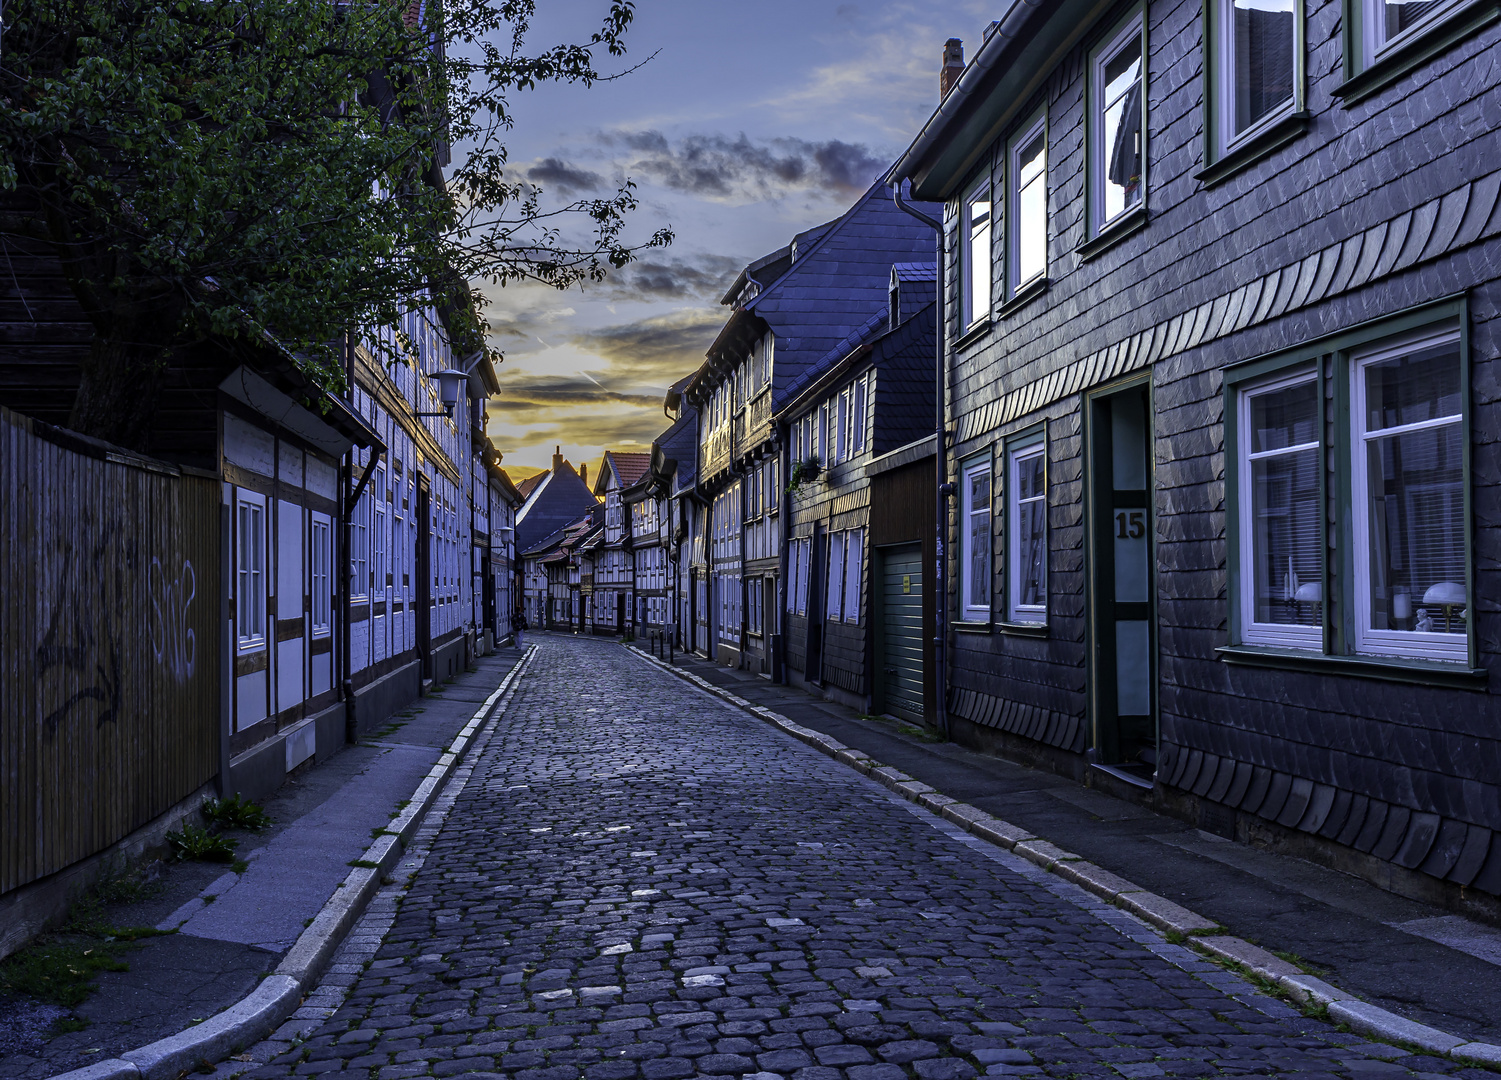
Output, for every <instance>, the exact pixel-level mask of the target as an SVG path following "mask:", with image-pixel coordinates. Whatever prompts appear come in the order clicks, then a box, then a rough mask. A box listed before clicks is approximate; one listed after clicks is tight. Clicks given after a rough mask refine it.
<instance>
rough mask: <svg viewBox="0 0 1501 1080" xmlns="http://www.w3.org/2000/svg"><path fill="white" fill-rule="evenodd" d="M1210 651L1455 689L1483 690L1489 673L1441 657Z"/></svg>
mask: <svg viewBox="0 0 1501 1080" xmlns="http://www.w3.org/2000/svg"><path fill="white" fill-rule="evenodd" d="M1214 651H1215V652H1216V653H1218V654H1219V658H1220V660H1221V661H1222V662H1224V663H1226V664H1238V665H1244V666H1246V667H1262V668H1279V669H1282V670H1289V669H1290V670H1294V671H1309V672H1314V673H1317V674H1320V675H1353V676H1355V677H1357V678H1364V679H1380V680H1382V681H1385V682H1399V683H1414V684H1416V685H1419V686H1442V687H1450V688H1454V689H1459V690H1484V689H1485V686H1486V680H1487V678H1488V675H1489V673H1488V672H1487V671H1486V669H1485V668H1472V667H1466V666H1464V665H1463V664H1460V663H1445V662H1444V661H1441V660H1404V659H1402V658H1400V657H1396V656H1391V657H1375V656H1329V655H1327V654H1324V653H1315V652H1301V651H1299V650H1296V649H1273V648H1264V647H1258V646H1251V645H1222V646H1220V647H1219V648H1218V649H1215V650H1214Z"/></svg>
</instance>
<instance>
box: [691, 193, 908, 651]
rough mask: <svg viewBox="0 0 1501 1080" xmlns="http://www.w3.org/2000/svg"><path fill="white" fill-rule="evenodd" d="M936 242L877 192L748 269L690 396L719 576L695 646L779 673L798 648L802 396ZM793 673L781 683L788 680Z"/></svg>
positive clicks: (698, 596)
mask: <svg viewBox="0 0 1501 1080" xmlns="http://www.w3.org/2000/svg"><path fill="white" fill-rule="evenodd" d="M932 251H933V237H932V234H931V232H930V231H928V230H926V229H925V228H923V227H922V226H921V225H920V224H919V223H918V222H917V221H915V220H914V219H913V218H911V217H909V216H908V215H907V214H905V213H903V212H902V211H901V210H900V209H898V208H897V207H896V206H894V205H893V204H892V202H891V199H890V197H889V195H888V194H887V193H886V191H885V190H884V188H882V187H881V186H880V185H879V184H877V185H873V186H872V187H871V188H870V189H869V190H868V191H866V192H865V193H864V194H863V195H861V197H860V198H859V199H858V200H857V201H856V202H855V204H854V205H853V206H852V207H851V208H850V209H849V210H848V211H847V212H846V213H845V214H844V215H843V216H842V217H840V218H838V219H837V220H835V221H833V222H831V223H829V224H826V225H822V226H819V227H818V228H816V229H812V230H809V231H807V232H805V233H801V234H799V235H798V236H796V237H794V238H793V241H792V243H791V244H789V245H788V246H787V247H785V248H782V249H779V250H778V251H775V252H772V253H770V254H768V255H766V256H764V257H763V258H761V259H759V260H757V261H756V262H754V263H752V264H750V265H749V266H748V267H746V269H745V270H744V271H742V272H741V274H740V275H739V277H738V278H737V280H736V281H735V283H734V284H733V285H732V286H731V288H730V289H729V291H728V292H727V293H726V294H725V296H724V300H723V302H724V303H725V304H726V305H728V306H730V307H731V308H732V309H733V310H732V313H731V315H730V318H729V319H728V321H727V322H726V324H725V326H724V328H723V329H722V330H721V331H720V334H719V336H718V338H717V339H716V341H715V342H714V344H713V346H711V348H710V349H709V351H708V358H707V360H706V361H705V364H704V366H703V367H702V368H701V369H700V370H699V372H698V374H697V375H696V376H695V378H694V379H693V381H692V382H691V383H690V384H689V385H688V386H687V388H686V389H685V391H684V397H685V398H686V399H687V401H688V402H689V404H690V405H691V406H692V407H694V408H695V409H697V410H698V412H699V416H700V432H699V447H698V473H699V494H700V496H701V497H702V498H703V499H705V500H706V514H707V517H706V521H705V531H706V538H705V551H704V555H703V559H704V570H705V575H706V579H705V581H704V583H703V585H702V587H700V586H698V585H697V584H695V603H694V608H695V612H694V616H695V619H696V620H697V626H696V635H695V637H696V640H695V647H696V648H698V649H699V650H700V651H702V652H704V653H706V654H707V655H710V656H713V657H715V658H716V659H718V660H720V661H722V662H724V663H727V664H732V665H737V666H746V667H749V668H750V669H752V670H755V671H757V672H760V673H763V674H772V673H773V672H774V670H775V669H776V668H777V666H778V665H779V664H780V663H781V660H782V658H783V656H784V653H785V651H786V650H787V648H788V647H789V646H788V644H787V642H785V641H784V640H783V637H784V633H785V630H784V626H785V623H784V620H783V619H782V612H783V609H784V607H785V604H784V599H785V595H786V588H787V580H786V576H785V574H786V571H785V567H784V563H785V558H786V555H785V548H786V545H785V544H784V536H785V528H786V526H785V513H784V507H783V492H784V489H785V488H786V486H787V484H788V481H789V480H790V479H791V478H790V476H789V474H788V472H787V470H788V468H789V462H788V461H787V445H788V444H787V431H786V428H785V425H784V424H783V423H781V422H780V421H779V420H778V419H776V418H778V417H780V416H781V414H782V412H783V410H785V408H786V406H787V404H788V402H789V401H790V397H789V395H790V394H791V393H792V387H793V384H794V383H795V382H797V381H798V380H799V379H800V378H802V377H803V376H805V375H807V374H808V373H809V372H810V371H812V370H813V369H815V368H816V367H818V365H819V364H820V363H823V362H828V363H833V362H835V361H837V360H838V359H841V358H842V356H843V354H842V353H841V354H839V355H838V356H835V357H830V353H831V351H834V350H836V348H837V346H838V345H839V344H840V343H841V342H843V341H845V340H846V339H847V338H849V337H850V335H851V334H853V333H855V332H856V331H858V330H859V329H860V328H861V327H862V326H864V325H865V324H866V323H867V321H869V320H872V319H873V318H874V319H876V320H877V321H880V320H881V319H884V318H885V317H886V313H887V305H888V304H889V302H890V294H891V273H892V266H893V265H895V264H898V263H902V264H905V263H912V262H920V261H921V260H923V259H924V258H925V257H931V253H932ZM778 673H779V672H778Z"/></svg>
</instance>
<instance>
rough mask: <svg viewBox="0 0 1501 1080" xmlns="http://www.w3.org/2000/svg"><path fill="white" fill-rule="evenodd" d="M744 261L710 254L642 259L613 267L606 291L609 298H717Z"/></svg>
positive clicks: (715, 299)
mask: <svg viewBox="0 0 1501 1080" xmlns="http://www.w3.org/2000/svg"><path fill="white" fill-rule="evenodd" d="M747 261H748V260H744V259H732V258H730V257H729V256H727V255H710V254H705V255H698V256H693V257H690V258H681V259H679V258H674V259H651V258H648V259H642V260H640V261H638V262H633V263H630V264H628V265H626V266H624V267H622V268H621V269H619V270H612V271H611V272H610V276H609V278H607V279H606V285H605V289H606V294H607V296H608V298H609V299H611V300H684V299H695V300H710V301H717V300H718V299H719V298H720V296H721V295H723V293H724V291H725V289H727V288H728V287H729V285H730V282H732V281H733V280H734V279H735V275H736V273H738V272H739V270H740V268H741V267H742V266H744V265H745V263H746V262H747Z"/></svg>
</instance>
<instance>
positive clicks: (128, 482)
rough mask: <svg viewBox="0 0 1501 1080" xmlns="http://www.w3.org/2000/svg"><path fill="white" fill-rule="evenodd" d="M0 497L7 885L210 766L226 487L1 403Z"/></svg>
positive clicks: (42, 871) (86, 849)
mask: <svg viewBox="0 0 1501 1080" xmlns="http://www.w3.org/2000/svg"><path fill="white" fill-rule="evenodd" d="M70 444H71V445H70ZM0 506H3V507H4V508H5V513H4V515H3V517H0V590H3V596H4V597H5V603H4V604H0V663H3V667H0V670H3V671H4V679H3V682H0V893H5V892H9V891H11V890H13V889H15V888H17V887H19V886H21V885H24V884H26V883H28V882H31V881H35V880H36V879H38V878H41V877H45V876H46V875H48V874H52V873H55V872H56V871H58V870H61V869H63V868H64V867H67V866H69V865H71V864H72V863H75V862H77V861H78V860H80V859H83V858H86V857H88V856H89V855H92V854H94V853H96V852H98V851H101V850H103V849H104V848H106V847H108V846H109V845H110V844H112V843H114V842H115V841H117V840H119V839H121V838H122V837H124V836H126V835H128V834H129V833H130V832H132V831H133V830H135V829H137V828H139V827H140V826H142V825H144V824H146V823H147V822H149V821H151V820H152V819H153V818H155V817H156V816H158V815H159V814H161V813H163V812H164V811H166V810H168V809H169V808H170V807H171V806H172V805H173V804H175V803H177V802H179V801H181V800H182V799H184V798H186V797H187V796H188V795H191V794H192V793H193V792H194V791H195V790H197V789H198V788H199V787H201V786H202V785H203V784H205V783H207V782H208V781H209V780H211V779H213V777H214V775H215V773H216V772H217V770H218V765H219V677H220V672H219V656H220V652H221V647H220V634H219V625H220V624H219V611H218V606H219V605H218V600H217V598H218V596H219V594H220V588H219V535H220V523H219V515H220V490H219V484H218V482H216V481H215V480H213V479H210V478H206V477H203V476H197V475H187V474H184V473H182V472H181V471H180V470H178V469H177V468H175V467H173V466H168V465H162V464H160V463H158V462H154V461H151V460H149V459H145V458H138V457H135V456H134V455H128V454H123V453H114V452H111V451H109V450H106V449H104V448H102V447H99V446H96V445H90V444H87V443H84V442H83V441H82V440H78V439H77V438H76V437H73V436H70V435H69V433H67V432H60V431H58V430H56V429H51V428H48V427H47V426H46V425H42V424H40V423H38V422H33V421H31V420H29V419H27V418H24V417H21V416H18V415H17V414H15V413H12V412H10V411H9V410H8V409H4V408H0Z"/></svg>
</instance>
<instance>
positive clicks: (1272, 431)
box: [1251, 379, 1319, 454]
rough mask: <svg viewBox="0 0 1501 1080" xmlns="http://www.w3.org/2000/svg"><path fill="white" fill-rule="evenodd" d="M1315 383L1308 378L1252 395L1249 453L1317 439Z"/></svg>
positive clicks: (1317, 403)
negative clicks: (1297, 382)
mask: <svg viewBox="0 0 1501 1080" xmlns="http://www.w3.org/2000/svg"><path fill="white" fill-rule="evenodd" d="M1318 424H1319V391H1318V383H1316V382H1315V381H1314V380H1312V379H1309V380H1308V381H1307V382H1303V383H1299V384H1298V385H1296V386H1288V387H1284V388H1283V389H1281V390H1274V391H1272V392H1271V393H1267V394H1257V395H1256V396H1254V397H1253V398H1251V453H1253V454H1260V453H1263V452H1265V451H1267V450H1286V449H1288V448H1290V447H1294V446H1304V445H1306V444H1308V443H1316V442H1318V441H1319V427H1318Z"/></svg>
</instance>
